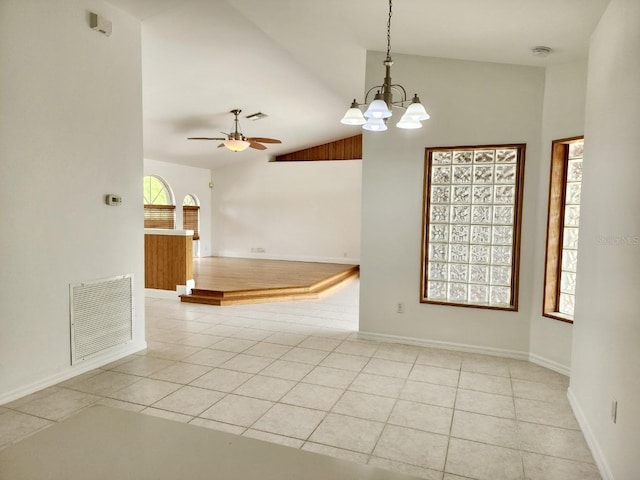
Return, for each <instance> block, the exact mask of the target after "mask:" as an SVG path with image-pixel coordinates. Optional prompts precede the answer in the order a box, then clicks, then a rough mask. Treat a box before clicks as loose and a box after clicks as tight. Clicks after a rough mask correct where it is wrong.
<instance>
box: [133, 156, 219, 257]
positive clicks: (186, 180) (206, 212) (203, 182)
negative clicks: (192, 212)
mask: <svg viewBox="0 0 640 480" xmlns="http://www.w3.org/2000/svg"><path fill="white" fill-rule="evenodd" d="M144 174H145V175H157V176H159V177H162V178H163V179H164V180H165V181H166V182H167V183H168V184H169V186H170V187H171V191H172V192H173V195H174V197H175V202H176V228H178V229H182V228H183V225H182V202H183V200H184V197H185V196H187V195H189V194H191V195H195V196H196V197H197V198H198V200H199V201H200V241H199V243H200V245H199V250H200V251H199V254H200V256H201V257H208V256H209V255H211V189H210V188H209V182H211V170H208V169H206V168H196V167H187V166H184V165H177V164H175V163H167V162H160V161H157V160H150V159H145V160H144ZM141 188H142V187H141Z"/></svg>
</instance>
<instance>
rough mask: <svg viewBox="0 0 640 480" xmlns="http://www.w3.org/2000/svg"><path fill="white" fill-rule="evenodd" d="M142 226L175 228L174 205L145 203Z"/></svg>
mask: <svg viewBox="0 0 640 480" xmlns="http://www.w3.org/2000/svg"><path fill="white" fill-rule="evenodd" d="M144 228H168V229H171V230H173V229H174V228H176V207H175V205H145V206H144Z"/></svg>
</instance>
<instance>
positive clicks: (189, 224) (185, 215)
mask: <svg viewBox="0 0 640 480" xmlns="http://www.w3.org/2000/svg"><path fill="white" fill-rule="evenodd" d="M199 203H200V202H198V198H197V197H196V196H195V195H191V194H189V195H187V196H185V197H184V200H183V201H182V228H184V229H185V230H193V239H194V240H200V231H199V227H200V205H199Z"/></svg>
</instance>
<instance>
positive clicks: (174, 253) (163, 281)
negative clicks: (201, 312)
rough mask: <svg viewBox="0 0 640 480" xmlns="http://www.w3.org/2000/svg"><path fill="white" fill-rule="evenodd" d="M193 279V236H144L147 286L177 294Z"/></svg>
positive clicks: (145, 280) (145, 284)
mask: <svg viewBox="0 0 640 480" xmlns="http://www.w3.org/2000/svg"><path fill="white" fill-rule="evenodd" d="M192 279H193V237H192V236H191V235H184V236H182V235H145V236H144V286H145V288H155V289H159V290H175V289H176V286H178V285H186V284H187V280H192Z"/></svg>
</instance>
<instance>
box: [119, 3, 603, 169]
mask: <svg viewBox="0 0 640 480" xmlns="http://www.w3.org/2000/svg"><path fill="white" fill-rule="evenodd" d="M608 2H609V0H446V1H445V0H395V1H394V3H393V17H392V26H391V51H392V54H393V53H402V54H412V55H423V56H435V57H445V58H455V59H464V60H476V61H487V62H499V63H513V64H520V65H534V66H546V65H551V64H560V63H566V62H571V61H574V60H578V59H581V58H586V55H587V50H588V41H589V36H590V34H591V32H592V31H593V29H594V28H595V25H596V24H597V22H598V20H599V18H600V16H601V15H602V13H603V12H604V9H605V8H606V6H607V4H608ZM110 3H112V4H114V5H115V6H116V7H118V8H121V9H122V10H125V11H128V12H129V13H130V14H132V15H133V16H135V17H137V18H139V19H140V20H142V58H143V65H142V68H143V102H144V104H143V117H144V152H145V157H146V158H150V159H154V160H160V161H167V162H173V163H179V164H184V165H192V166H198V167H204V168H215V167H218V166H222V165H225V164H227V163H229V162H237V161H242V160H245V159H255V158H264V159H265V161H266V160H268V158H269V156H272V155H277V154H283V153H287V152H290V151H294V150H299V149H303V148H306V147H310V146H313V145H317V144H321V143H326V142H329V141H331V140H336V139H339V138H343V137H348V136H352V135H356V134H358V133H360V129H359V128H358V127H346V126H344V125H341V124H340V123H339V119H340V117H341V116H342V115H343V113H344V111H345V109H346V108H347V107H348V106H349V103H350V101H351V100H352V99H353V98H354V97H357V98H358V99H361V98H362V96H363V94H364V91H365V87H367V86H365V80H364V75H365V60H366V52H367V50H376V51H385V50H386V24H387V15H388V3H387V0H323V1H319V0H315V1H312V0H227V1H224V0H110ZM116 33H117V25H114V34H116ZM535 45H547V46H549V47H551V48H553V49H554V53H553V54H552V55H550V56H549V57H547V58H546V59H540V58H538V57H535V56H534V55H532V54H531V51H530V49H531V47H533V46H535ZM383 73H384V71H383V67H382V66H381V67H380V80H382V77H383ZM394 80H396V81H397V82H399V83H402V79H400V78H394ZM423 100H424V99H423ZM234 108H240V109H242V111H243V112H242V114H241V123H240V125H241V127H242V131H243V132H244V133H245V135H247V136H260V137H273V138H279V139H281V140H282V144H281V145H269V146H268V149H267V150H266V151H264V152H260V151H256V150H251V149H249V150H247V151H245V152H241V153H232V152H229V151H228V150H226V149H224V148H216V147H217V145H218V142H196V141H188V140H187V137H190V136H212V137H218V136H222V135H221V134H220V132H229V131H230V129H231V128H232V121H233V116H232V115H231V114H229V113H228V112H229V111H230V110H232V109H234ZM254 112H264V113H266V114H267V115H268V117H267V118H265V119H262V120H258V121H250V120H247V119H246V118H244V116H245V115H249V114H251V113H254Z"/></svg>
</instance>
